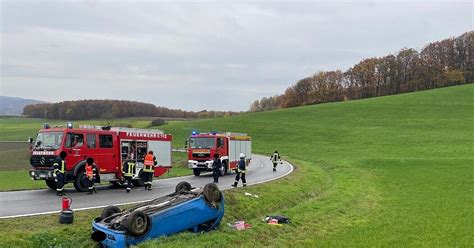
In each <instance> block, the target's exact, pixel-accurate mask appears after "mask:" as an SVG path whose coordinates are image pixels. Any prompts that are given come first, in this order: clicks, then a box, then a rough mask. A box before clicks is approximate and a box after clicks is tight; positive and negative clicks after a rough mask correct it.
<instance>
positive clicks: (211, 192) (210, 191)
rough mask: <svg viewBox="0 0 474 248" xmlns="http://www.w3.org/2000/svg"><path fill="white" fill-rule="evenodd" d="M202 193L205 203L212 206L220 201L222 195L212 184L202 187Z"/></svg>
mask: <svg viewBox="0 0 474 248" xmlns="http://www.w3.org/2000/svg"><path fill="white" fill-rule="evenodd" d="M202 192H203V194H204V198H206V201H208V202H210V203H213V205H215V204H216V203H218V202H220V201H221V197H222V193H221V191H220V190H219V187H217V185H215V184H213V183H208V184H206V185H204V189H203V190H202Z"/></svg>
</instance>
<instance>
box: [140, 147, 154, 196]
mask: <svg viewBox="0 0 474 248" xmlns="http://www.w3.org/2000/svg"><path fill="white" fill-rule="evenodd" d="M143 164H144V166H143V173H142V176H143V182H144V183H145V189H148V190H151V182H152V181H153V173H154V171H155V166H156V164H157V162H156V157H155V156H154V155H153V151H148V154H147V155H146V156H145V160H144V161H143Z"/></svg>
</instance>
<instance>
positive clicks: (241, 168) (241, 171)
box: [232, 153, 247, 187]
mask: <svg viewBox="0 0 474 248" xmlns="http://www.w3.org/2000/svg"><path fill="white" fill-rule="evenodd" d="M239 157H240V160H239V163H238V165H237V169H236V171H237V175H236V176H235V181H234V184H232V187H237V184H238V183H239V180H240V179H241V178H242V185H243V186H244V187H246V186H247V180H246V179H245V173H246V171H245V154H243V153H241V154H240V156H239Z"/></svg>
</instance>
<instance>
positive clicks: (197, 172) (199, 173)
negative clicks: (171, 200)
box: [193, 169, 201, 177]
mask: <svg viewBox="0 0 474 248" xmlns="http://www.w3.org/2000/svg"><path fill="white" fill-rule="evenodd" d="M193 173H194V175H195V176H197V177H198V176H199V175H201V170H200V169H193Z"/></svg>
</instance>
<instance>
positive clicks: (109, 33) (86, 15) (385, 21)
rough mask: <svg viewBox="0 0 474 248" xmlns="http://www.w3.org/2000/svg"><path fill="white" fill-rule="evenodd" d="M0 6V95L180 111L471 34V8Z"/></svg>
mask: <svg viewBox="0 0 474 248" xmlns="http://www.w3.org/2000/svg"><path fill="white" fill-rule="evenodd" d="M1 4H2V8H1V9H2V13H1V14H2V30H1V40H2V42H1V43H2V61H1V63H2V72H1V87H0V89H1V94H4V95H10V96H20V97H26V95H25V94H26V93H25V92H24V90H22V87H23V88H24V87H28V88H30V89H32V92H34V93H28V97H29V98H37V99H39V100H46V101H61V100H66V99H84V98H89V99H91V98H93V99H101V98H117V99H129V100H138V101H147V102H151V103H154V104H156V105H160V106H167V107H173V108H183V109H187V110H200V109H215V110H246V109H247V107H248V106H249V104H250V103H251V102H252V101H253V100H255V99H258V98H261V97H263V96H270V95H274V94H280V93H282V92H283V91H284V90H285V89H286V88H287V87H288V86H289V85H291V84H293V83H295V82H296V81H297V80H298V79H301V78H303V77H306V76H309V75H311V74H313V73H316V72H317V71H319V70H334V69H341V70H345V69H347V68H349V67H350V66H352V65H354V64H355V63H357V62H358V61H360V60H361V59H363V58H366V57H373V56H383V55H386V54H388V53H394V52H396V51H398V50H399V49H400V48H402V47H414V48H421V47H422V46H423V45H425V44H427V43H428V42H430V41H435V40H440V39H443V38H447V37H450V36H455V35H459V34H461V33H463V32H465V31H469V30H471V29H472V11H471V10H472V3H471V2H454V3H453V2H434V3H431V2H426V1H425V2H414V3H411V2H379V1H374V2H362V3H343V2H336V3H330V2H307V1H305V2H234V1H230V2H206V3H196V2H174V1H169V2H139V3H135V2H127V1H125V2H117V1H111V2H107V1H106V2H103V1H84V2H54V1H52V2H51V1H47V2H46V1H40V2H17V1H3V2H2V3H1ZM441 16H442V18H440V17H441ZM65 85H67V88H68V90H67V91H60V93H59V94H54V95H51V94H48V93H47V92H48V91H51V90H52V89H56V88H64V86H65ZM31 94H33V95H31ZM211 96H218V97H217V98H218V99H219V101H217V100H210V99H216V98H213V97H211Z"/></svg>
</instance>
